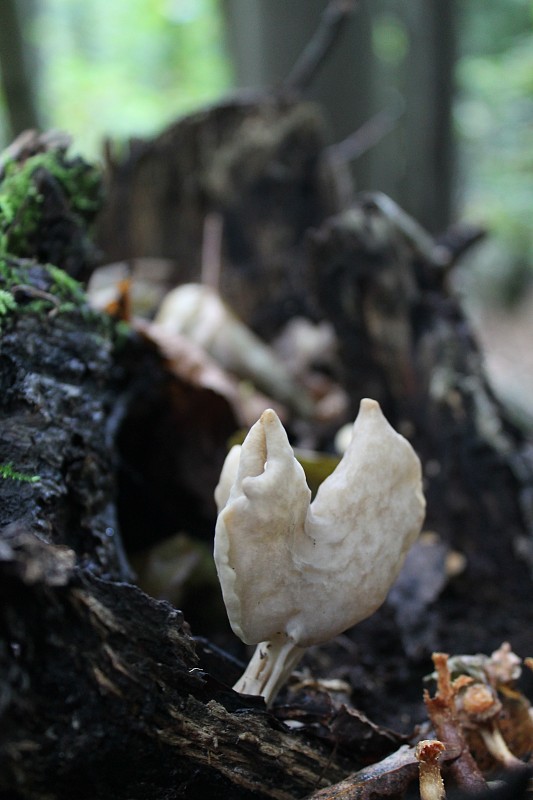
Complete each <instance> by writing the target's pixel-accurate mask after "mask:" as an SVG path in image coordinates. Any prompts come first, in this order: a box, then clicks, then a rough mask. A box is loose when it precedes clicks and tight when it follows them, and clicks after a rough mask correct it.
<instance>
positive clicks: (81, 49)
mask: <svg viewBox="0 0 533 800" xmlns="http://www.w3.org/2000/svg"><path fill="white" fill-rule="evenodd" d="M222 34H223V31H222V19H221V14H220V10H219V6H218V2H217V0H84V2H79V0H40V2H39V3H38V4H36V7H35V16H34V19H33V22H32V25H31V28H30V31H29V35H30V37H31V40H32V42H33V44H34V47H35V49H36V51H37V55H36V57H37V59H38V60H39V69H38V80H39V100H40V103H39V105H40V111H41V114H42V117H43V123H44V125H45V127H49V126H53V127H55V128H61V129H64V130H67V131H68V132H69V133H71V134H72V135H73V137H74V141H75V143H76V147H77V148H78V149H80V150H81V151H83V152H84V154H86V155H89V156H95V155H98V154H99V153H100V151H101V141H102V138H103V136H104V135H109V136H113V137H118V138H121V137H125V136H129V135H139V136H143V135H149V134H153V133H155V132H157V131H158V130H160V129H161V128H162V127H163V126H164V125H165V124H167V123H169V122H170V121H172V120H173V119H175V118H176V117H177V116H178V115H180V114H181V113H184V112H187V111H190V110H191V109H193V108H195V107H198V106H199V105H201V104H203V103H206V102H208V101H210V100H213V99H214V98H216V97H217V96H219V95H220V94H221V92H223V91H224V90H225V89H226V88H227V87H228V86H229V84H230V82H231V73H230V67H229V62H228V59H227V58H226V54H225V52H224V45H223V35H222Z"/></svg>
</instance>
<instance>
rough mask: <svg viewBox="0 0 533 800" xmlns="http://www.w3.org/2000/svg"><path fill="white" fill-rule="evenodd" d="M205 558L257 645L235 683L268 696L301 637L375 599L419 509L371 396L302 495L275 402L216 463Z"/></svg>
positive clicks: (410, 536)
mask: <svg viewBox="0 0 533 800" xmlns="http://www.w3.org/2000/svg"><path fill="white" fill-rule="evenodd" d="M215 499H216V502H217V506H218V510H219V514H218V519H217V525H216V532H215V562H216V567H217V571H218V576H219V580H220V584H221V587H222V593H223V597H224V602H225V604H226V608H227V612H228V617H229V620H230V623H231V626H232V628H233V630H234V632H235V633H236V634H237V636H239V637H240V638H241V639H242V641H243V642H245V643H246V644H252V645H254V644H255V645H257V648H256V651H255V654H254V656H253V657H252V660H251V661H250V664H249V665H248V667H247V669H246V671H245V673H244V674H243V676H242V678H241V679H240V680H239V681H238V682H237V684H236V685H235V687H234V688H235V690H236V691H238V692H241V693H244V694H256V695H262V696H263V697H264V698H265V701H266V702H267V704H269V703H271V702H272V700H273V698H274V696H275V695H276V693H277V692H278V690H279V689H280V688H281V686H282V684H283V683H284V682H285V681H286V679H287V678H288V677H289V675H290V673H291V671H292V670H293V668H294V667H295V666H296V664H297V663H298V661H299V660H300V658H301V656H302V654H303V652H304V650H305V648H306V647H309V646H310V645H315V644H321V643H323V642H326V641H328V640H330V639H332V638H333V637H334V636H337V635H338V634H339V633H342V632H343V631H345V630H346V629H347V628H350V627H351V626H352V625H355V624H356V623H357V622H360V621H361V620H363V619H365V618H366V617H368V616H370V614H372V613H373V612H374V611H375V610H376V609H377V608H378V607H379V606H380V605H381V603H382V602H383V601H384V599H385V597H386V595H387V592H388V591H389V589H390V587H391V585H392V583H393V582H394V580H395V578H396V577H397V575H398V573H399V571H400V569H401V566H402V564H403V561H404V558H405V555H406V554H407V551H408V550H409V548H410V547H411V545H412V544H413V542H414V541H415V539H416V537H417V536H418V534H419V532H420V529H421V526H422V522H423V519H424V512H425V500H424V495H423V492H422V471H421V466H420V461H419V459H418V457H417V455H416V453H415V452H414V450H413V448H412V447H411V445H410V444H409V442H408V441H407V440H406V439H404V437H403V436H401V435H400V434H399V433H397V432H396V431H395V430H394V429H393V428H392V427H391V426H390V425H389V423H388V422H387V420H386V419H385V417H384V416H383V414H382V412H381V409H380V407H379V404H378V403H377V402H375V401H374V400H369V399H364V400H362V401H361V407H360V410H359V414H358V416H357V419H356V421H355V423H354V426H353V432H352V438H351V441H350V443H349V445H348V448H347V450H346V452H345V453H344V456H343V458H342V460H341V461H340V463H339V465H338V466H337V468H336V469H335V471H334V472H333V473H332V474H331V475H330V476H329V477H328V478H326V480H325V481H324V482H323V483H322V484H321V486H320V487H319V489H318V492H317V495H316V497H315V499H314V500H313V502H311V492H310V490H309V488H308V486H307V483H306V479H305V474H304V471H303V468H302V467H301V465H300V464H299V463H298V461H297V460H296V458H295V457H294V453H293V450H292V448H291V445H290V443H289V440H288V438H287V434H286V432H285V430H284V428H283V425H282V424H281V422H280V420H279V418H278V416H277V415H276V413H275V412H274V411H272V410H271V409H268V410H267V411H265V412H264V413H263V414H262V416H261V418H260V419H259V421H258V422H256V423H255V425H254V426H253V427H252V428H251V429H250V432H249V433H248V436H247V437H246V439H245V441H244V442H243V444H242V446H240V447H239V446H237V447H234V448H233V449H232V450H231V451H230V453H229V454H228V457H227V459H226V462H225V464H224V467H223V470H222V473H221V476H220V481H219V484H218V486H217V489H216V492H215Z"/></svg>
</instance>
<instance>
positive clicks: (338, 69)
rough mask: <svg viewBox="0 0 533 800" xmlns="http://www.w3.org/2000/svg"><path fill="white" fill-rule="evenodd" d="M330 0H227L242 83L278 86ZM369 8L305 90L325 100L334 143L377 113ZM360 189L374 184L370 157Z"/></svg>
mask: <svg viewBox="0 0 533 800" xmlns="http://www.w3.org/2000/svg"><path fill="white" fill-rule="evenodd" d="M326 6H327V2H325V0H291V2H290V3H287V2H286V0H223V7H224V11H225V15H226V21H227V32H228V40H229V50H230V54H231V57H232V59H233V63H234V68H235V80H236V83H237V85H238V86H240V87H262V88H269V87H273V88H274V89H275V88H276V86H277V85H279V83H280V82H281V81H283V79H284V78H286V77H287V76H288V75H289V73H290V71H291V69H292V67H293V66H294V64H295V62H296V60H297V58H298V57H299V56H300V54H301V53H302V51H303V49H304V47H305V45H306V44H307V43H308V42H309V40H310V39H311V37H312V35H313V33H314V32H315V30H316V29H317V26H318V24H319V21H320V17H321V14H322V12H323V11H324V9H325V8H326ZM370 21H371V18H370V9H369V7H368V8H367V4H366V3H361V5H360V6H358V7H357V9H356V11H355V12H354V14H353V16H352V18H351V19H350V20H349V21H348V23H347V25H346V29H345V30H344V31H342V33H341V36H340V39H339V41H338V43H337V44H336V45H335V47H334V50H333V52H332V53H331V55H330V56H328V58H327V59H326V61H325V62H324V65H323V67H322V69H321V70H320V73H319V74H318V76H317V78H316V80H315V81H313V83H312V85H311V86H310V88H309V90H308V91H306V93H305V99H310V100H314V101H316V102H318V103H320V104H321V105H322V107H323V108H324V109H325V111H326V116H327V118H328V120H329V122H330V127H331V135H330V139H331V142H336V141H340V140H341V139H344V138H345V137H347V136H349V135H350V134H351V133H353V131H355V130H357V129H358V128H359V127H360V126H361V125H362V124H363V123H364V122H366V120H368V118H369V117H370V116H371V115H372V113H373V112H374V110H375V109H374V103H373V98H374V87H373V62H374V59H373V55H372V46H371V35H370V34H371V26H370ZM355 175H356V179H357V184H358V186H360V188H370V187H371V179H370V159H367V158H361V159H359V160H358V161H357V163H356V165H355Z"/></svg>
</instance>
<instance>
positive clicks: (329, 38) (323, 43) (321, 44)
mask: <svg viewBox="0 0 533 800" xmlns="http://www.w3.org/2000/svg"><path fill="white" fill-rule="evenodd" d="M357 5H358V0H330V2H329V3H328V5H327V6H326V8H325V9H324V11H323V13H322V15H321V17H320V22H319V25H318V28H317V29H316V31H315V33H314V35H313V36H312V38H311V40H310V41H309V42H308V44H307V45H306V47H305V48H304V50H303V52H302V54H301V55H300V57H299V58H298V60H297V61H296V64H295V65H294V67H293V68H292V70H291V72H290V73H289V75H288V76H287V78H285V80H284V81H283V83H282V85H281V91H282V92H291V91H292V92H303V91H304V90H305V89H306V88H307V87H308V86H309V84H310V83H311V82H312V81H313V79H314V77H315V75H316V73H317V72H318V70H319V69H320V67H321V66H322V64H323V62H324V61H325V60H326V58H327V57H328V56H329V54H330V53H331V51H332V50H333V47H334V46H335V44H336V43H337V41H338V39H339V37H340V35H341V33H342V31H343V30H344V28H345V27H346V24H347V22H348V21H349V19H350V17H351V15H352V13H353V11H354V10H355V9H356V7H357Z"/></svg>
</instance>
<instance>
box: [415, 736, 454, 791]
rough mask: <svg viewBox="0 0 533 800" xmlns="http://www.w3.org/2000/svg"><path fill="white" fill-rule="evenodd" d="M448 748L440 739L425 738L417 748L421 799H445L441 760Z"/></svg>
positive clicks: (416, 755)
mask: <svg viewBox="0 0 533 800" xmlns="http://www.w3.org/2000/svg"><path fill="white" fill-rule="evenodd" d="M445 750H446V748H445V746H444V745H443V743H442V742H440V741H439V740H438V739H423V740H422V741H421V742H418V744H417V746H416V748H415V757H416V759H417V761H418V775H419V785H420V800H445V798H446V792H445V790H444V781H443V780H442V775H441V773H440V760H441V757H442V754H443V753H444V752H445Z"/></svg>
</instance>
